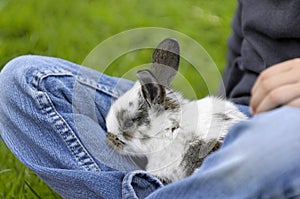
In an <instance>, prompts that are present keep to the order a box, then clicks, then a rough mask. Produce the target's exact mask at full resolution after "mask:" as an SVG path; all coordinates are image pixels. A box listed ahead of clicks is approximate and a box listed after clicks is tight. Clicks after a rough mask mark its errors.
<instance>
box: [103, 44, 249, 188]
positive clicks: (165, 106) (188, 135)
mask: <svg viewBox="0 0 300 199" xmlns="http://www.w3.org/2000/svg"><path fill="white" fill-rule="evenodd" d="M179 57H180V56H179V44H178V42H177V41H176V40H175V39H171V38H167V39H165V40H164V41H162V42H161V43H160V44H159V45H158V47H157V48H156V49H155V51H154V53H153V57H152V65H151V67H150V69H149V70H148V69H146V70H141V71H138V73H137V77H138V81H137V82H136V83H135V84H134V86H133V87H132V88H131V89H130V90H128V91H127V92H126V93H125V94H124V95H122V96H121V97H119V98H118V99H117V100H116V101H115V102H114V103H113V104H112V106H111V108H110V110H109V113H108V115H107V117H106V126H107V132H108V133H107V143H108V144H109V145H110V147H112V148H113V149H114V150H116V151H117V152H118V153H120V154H123V155H130V156H138V157H146V158H147V164H146V167H145V170H146V171H148V172H150V173H151V174H153V175H155V176H157V177H158V178H159V179H160V180H161V181H162V182H163V183H166V184H167V183H171V182H175V181H178V180H180V179H183V178H185V177H187V176H189V175H191V174H192V173H194V171H195V170H196V169H197V168H198V167H199V166H200V165H201V163H202V161H203V159H204V158H205V157H206V156H207V155H208V154H210V153H212V152H214V151H215V150H217V149H218V148H219V147H220V145H221V143H222V141H223V139H224V137H225V136H226V134H227V132H228V129H229V128H230V127H231V126H232V125H233V124H235V123H238V122H240V121H243V120H246V119H247V117H246V116H245V115H244V114H243V113H241V112H240V111H239V110H238V109H237V108H236V106H235V105H234V104H233V103H231V102H230V101H227V100H224V99H221V98H218V97H213V96H207V97H205V98H203V99H200V100H195V101H190V100H187V99H185V98H183V96H182V95H181V94H180V93H179V92H176V91H174V90H173V89H172V88H171V87H170V84H171V82H172V80H173V78H174V76H175V75H176V73H177V70H178V65H179Z"/></svg>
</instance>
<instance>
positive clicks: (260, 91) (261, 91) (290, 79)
mask: <svg viewBox="0 0 300 199" xmlns="http://www.w3.org/2000/svg"><path fill="white" fill-rule="evenodd" d="M289 71H292V69H290V70H289ZM298 81H299V74H298V73H294V72H292V73H291V72H287V71H285V72H282V73H280V74H277V75H274V76H272V77H270V78H268V79H266V80H259V81H258V83H257V85H258V87H257V89H256V90H255V91H252V97H251V100H250V106H251V107H252V109H256V107H257V106H258V104H259V103H260V102H261V101H262V99H263V98H264V97H265V96H266V95H267V94H268V93H269V92H271V91H273V90H274V89H276V88H278V87H280V86H283V85H287V84H295V83H297V82H298Z"/></svg>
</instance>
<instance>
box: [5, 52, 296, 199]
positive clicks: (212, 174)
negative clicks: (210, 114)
mask: <svg viewBox="0 0 300 199" xmlns="http://www.w3.org/2000/svg"><path fill="white" fill-rule="evenodd" d="M0 85H1V91H0V99H1V100H0V133H1V137H2V139H3V140H4V141H5V143H6V144H7V145H8V147H9V148H10V149H11V150H12V152H13V153H14V154H15V155H16V156H17V157H18V158H19V159H20V160H21V161H22V162H23V163H24V164H25V165H27V166H28V167H29V168H31V169H32V170H33V171H35V172H36V173H37V174H38V175H39V176H40V177H41V178H42V179H43V180H44V181H45V182H46V183H48V184H49V185H50V186H51V187H52V188H53V189H55V190H56V191H57V192H58V193H59V194H61V195H62V196H64V197H66V198H97V197H99V198H101V197H102V198H103V197H104V198H120V197H122V196H123V197H124V198H136V197H139V198H144V197H146V196H147V195H149V194H150V193H151V192H153V191H154V190H156V189H158V188H160V189H159V190H157V191H155V192H154V193H153V194H152V195H151V196H150V198H160V197H163V198H168V197H169V198H184V197H186V198H193V197H195V198H201V197H202V198H218V197H221V196H223V198H226V197H227V198H234V196H236V198H253V197H256V196H258V194H260V196H262V197H263V196H266V197H267V196H272V194H271V193H270V191H271V190H273V192H274V193H273V194H277V195H274V196H278V197H279V196H280V197H285V196H295V195H296V194H298V193H299V192H298V190H297V189H295V187H297V186H296V185H299V186H300V183H299V182H298V180H297V178H298V175H299V173H300V171H299V170H300V169H299V170H298V169H297V167H296V166H297V165H300V160H299V158H298V157H296V156H297V154H296V152H297V151H298V150H299V149H300V142H299V144H298V142H296V140H300V134H299V133H297V131H296V130H297V128H298V127H300V117H299V116H300V111H299V110H298V109H295V108H290V107H283V108H281V109H278V110H275V111H272V112H270V113H267V114H262V115H260V116H258V117H254V118H253V119H250V120H249V121H246V122H243V123H241V124H238V125H236V126H235V127H234V128H233V129H232V130H231V132H230V133H229V135H228V136H227V137H226V139H225V143H224V145H223V146H222V149H221V150H219V151H218V152H216V153H214V154H212V155H211V156H210V157H209V158H207V159H206V161H205V162H204V164H203V165H202V166H201V167H200V169H199V171H197V173H195V174H194V175H193V176H191V177H189V178H187V179H185V180H183V181H180V182H177V183H174V184H172V185H170V186H165V187H163V186H162V184H161V183H160V182H159V181H158V180H157V179H156V178H155V177H153V176H151V175H150V174H148V173H146V172H143V171H140V170H138V167H137V166H136V165H135V164H134V163H133V162H132V161H131V159H129V158H124V157H122V156H120V155H118V154H116V153H114V152H113V151H112V150H110V149H109V148H108V147H107V145H106V144H105V134H106V132H105V116H106V114H107V112H108V110H109V107H110V105H111V103H112V101H113V100H114V99H115V98H117V97H118V96H120V95H121V94H122V93H124V92H125V91H126V90H127V89H129V88H130V87H131V86H132V82H130V81H127V80H123V79H118V78H112V77H109V76H106V75H103V74H101V73H98V72H96V71H93V70H90V69H87V68H85V67H81V66H78V65H76V64H73V63H70V62H67V61H64V60H60V59H56V58H48V57H39V56H23V57H19V58H16V59H14V60H13V61H11V62H10V63H9V64H7V66H6V67H5V68H4V69H3V70H2V72H1V74H0ZM245 108H246V107H243V108H242V109H243V110H246V109H245ZM298 120H299V121H298ZM272 125H273V126H272ZM298 129H299V128H298ZM289 165H290V166H289ZM299 168H300V167H299ZM282 169H285V170H282ZM292 173H293V174H294V176H293V177H292V176H291V174H292ZM278 179H279V180H278ZM283 180H284V183H283ZM275 181H276V182H277V183H274V182H275ZM280 183H281V184H280ZM282 183H283V184H282ZM162 187H163V188H162ZM291 187H293V189H291ZM288 188H289V189H288ZM298 189H299V188H298ZM283 190H285V191H283ZM264 194H265V195H264Z"/></svg>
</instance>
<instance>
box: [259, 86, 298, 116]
mask: <svg viewBox="0 0 300 199" xmlns="http://www.w3.org/2000/svg"><path fill="white" fill-rule="evenodd" d="M299 97H300V83H296V84H288V85H284V86H281V87H279V88H277V89H275V90H273V91H271V92H269V93H268V94H267V95H266V97H265V98H263V100H262V101H261V103H259V105H258V106H257V108H256V109H255V110H254V114H258V113H261V112H265V111H269V110H271V109H273V108H276V107H278V106H280V105H285V104H289V103H290V102H292V101H293V100H295V99H297V98H299Z"/></svg>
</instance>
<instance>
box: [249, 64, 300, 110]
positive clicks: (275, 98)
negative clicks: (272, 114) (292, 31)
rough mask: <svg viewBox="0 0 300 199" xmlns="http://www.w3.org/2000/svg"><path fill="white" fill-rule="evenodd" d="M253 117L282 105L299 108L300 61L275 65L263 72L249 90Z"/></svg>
mask: <svg viewBox="0 0 300 199" xmlns="http://www.w3.org/2000/svg"><path fill="white" fill-rule="evenodd" d="M251 96H252V97H251V100H250V112H252V114H253V115H255V114H258V113H262V112H265V111H269V110H271V109H273V108H276V107H278V106H282V105H290V106H294V107H299V108H300V59H299V58H297V59H292V60H288V61H285V62H281V63H279V64H276V65H274V66H272V67H270V68H268V69H266V70H265V71H263V72H262V73H261V74H260V75H259V77H258V79H257V80H256V82H255V84H254V86H253V88H252V90H251Z"/></svg>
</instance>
